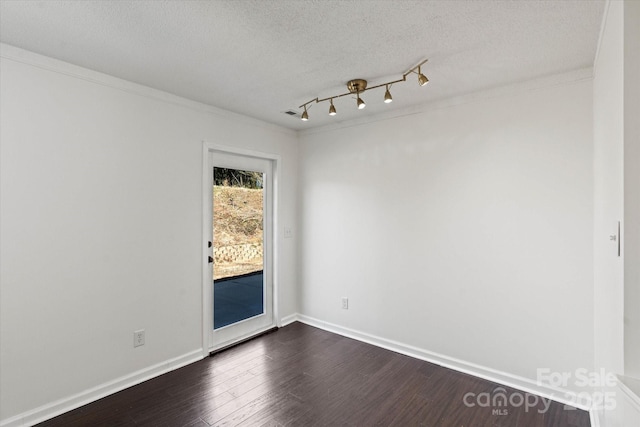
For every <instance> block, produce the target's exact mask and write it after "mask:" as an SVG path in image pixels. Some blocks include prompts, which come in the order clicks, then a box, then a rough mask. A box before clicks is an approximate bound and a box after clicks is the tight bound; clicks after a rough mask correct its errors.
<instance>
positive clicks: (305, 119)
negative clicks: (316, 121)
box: [300, 105, 309, 122]
mask: <svg viewBox="0 0 640 427" xmlns="http://www.w3.org/2000/svg"><path fill="white" fill-rule="evenodd" d="M300 119H301V120H302V121H303V122H306V121H307V120H309V113H307V106H306V105H305V106H304V112H303V113H302V117H300Z"/></svg>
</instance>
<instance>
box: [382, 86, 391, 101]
mask: <svg viewBox="0 0 640 427" xmlns="http://www.w3.org/2000/svg"><path fill="white" fill-rule="evenodd" d="M390 102H393V98H392V97H391V92H389V85H387V90H386V91H385V93H384V103H385V104H388V103H390Z"/></svg>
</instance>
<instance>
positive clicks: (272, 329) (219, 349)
mask: <svg viewBox="0 0 640 427" xmlns="http://www.w3.org/2000/svg"><path fill="white" fill-rule="evenodd" d="M277 330H278V327H277V326H274V327H272V328H269V329H265V330H264V331H260V332H258V333H256V334H255V335H251V336H249V337H247V338H244V339H241V340H239V341H236V342H233V343H231V344H228V345H225V346H223V347H220V348H217V349H215V350H212V351H210V352H209V357H213V356H215V355H216V354H218V353H222V352H223V351H225V350H228V349H230V348H231V347H235V346H237V345H240V344H243V343H245V342H247V341H251V340H252V339H255V338H258V337H261V336H263V335H267V334H270V333H271V332H275V331H277Z"/></svg>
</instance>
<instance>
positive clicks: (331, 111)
mask: <svg viewBox="0 0 640 427" xmlns="http://www.w3.org/2000/svg"><path fill="white" fill-rule="evenodd" d="M330 102H331V105H330V106H329V115H330V116H335V115H336V107H334V106H333V99H331V100H330Z"/></svg>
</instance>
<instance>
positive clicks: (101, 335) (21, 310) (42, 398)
mask: <svg viewBox="0 0 640 427" xmlns="http://www.w3.org/2000/svg"><path fill="white" fill-rule="evenodd" d="M2 56H3V58H2V62H1V67H2V68H1V73H0V75H1V80H0V90H1V92H2V97H1V98H0V100H1V105H0V108H1V110H0V111H1V112H2V114H1V126H0V127H1V129H2V130H1V132H2V133H1V136H0V141H1V147H0V150H1V151H0V156H1V163H0V165H1V176H0V177H1V199H0V202H1V211H0V213H1V221H2V223H1V234H2V241H1V245H0V256H1V260H2V261H1V269H0V275H1V276H0V277H1V296H2V301H1V328H2V329H1V345H0V347H1V350H0V357H1V361H0V369H1V375H2V382H1V389H0V407H1V412H0V420H7V419H8V418H10V417H12V416H15V415H17V414H23V413H25V412H26V411H30V410H33V409H36V408H38V407H40V406H41V405H45V404H50V403H51V402H55V401H56V400H58V399H66V398H68V397H69V396H72V395H75V394H77V393H82V392H84V391H86V390H87V389H90V388H92V387H95V386H99V385H102V384H105V383H106V382H109V381H112V380H114V379H117V378H120V377H122V376H126V375H129V374H131V373H133V372H136V371H138V370H141V369H145V368H148V367H150V366H153V365H155V364H159V363H160V364H162V363H164V362H166V361H168V360H170V359H172V358H176V357H180V356H183V355H188V354H192V353H193V352H194V351H195V352H196V353H197V352H198V351H199V350H201V349H202V332H201V329H202V317H201V316H202V290H201V277H202V268H203V265H202V259H201V258H202V256H201V255H202V252H201V247H202V236H201V231H202V230H201V228H202V218H201V216H202V141H203V140H207V141H209V142H213V143H216V144H223V145H230V146H234V147H243V148H247V149H253V150H257V151H263V152H269V153H275V154H279V155H281V156H282V164H281V168H280V172H281V180H280V183H281V187H280V193H279V194H280V206H279V212H280V217H279V218H278V219H279V221H280V223H281V224H283V225H284V224H286V225H289V226H291V227H293V228H294V229H295V219H296V212H295V209H296V203H297V202H296V200H295V194H296V179H295V177H296V174H297V170H296V162H297V148H296V144H295V142H296V135H295V133H293V132H291V131H288V130H284V129H281V128H276V127H274V126H271V125H267V124H264V123H261V122H258V121H255V120H252V119H248V118H242V117H241V116H237V115H234V114H232V113H226V112H224V111H222V110H217V109H214V108H209V107H206V106H203V105H199V104H196V103H192V102H190V101H186V100H182V99H179V98H177V97H173V96H171V95H168V94H163V93H161V92H157V91H154V90H151V89H148V88H144V87H141V86H138V85H134V84H132V83H127V82H123V81H120V80H118V79H114V78H111V77H108V76H104V75H100V74H98V73H94V72H91V71H88V70H83V69H80V68H77V67H74V66H71V65H69V64H64V63H61V62H58V61H54V60H51V59H48V58H44V57H40V56H37V55H34V54H30V53H28V52H25V51H21V50H19V49H14V48H12V47H10V46H6V45H3V46H2ZM31 64H34V65H31ZM280 251H281V252H280V254H279V255H280V260H281V263H280V265H279V268H280V276H279V277H280V289H281V295H280V297H281V300H280V310H281V315H282V316H286V315H290V314H292V313H295V312H296V311H297V307H296V304H297V296H296V283H295V279H296V276H297V272H296V267H295V266H296V252H295V246H294V239H287V240H282V241H281V245H280ZM140 328H144V329H145V330H146V344H145V346H144V347H140V348H136V349H134V348H133V346H132V344H133V342H132V341H133V338H132V332H133V331H134V330H136V329H140Z"/></svg>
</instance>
